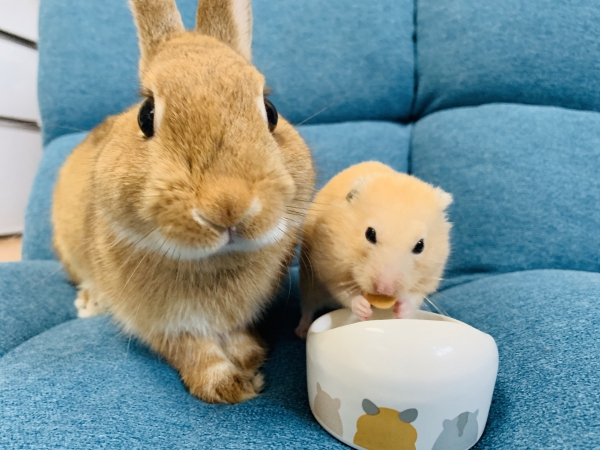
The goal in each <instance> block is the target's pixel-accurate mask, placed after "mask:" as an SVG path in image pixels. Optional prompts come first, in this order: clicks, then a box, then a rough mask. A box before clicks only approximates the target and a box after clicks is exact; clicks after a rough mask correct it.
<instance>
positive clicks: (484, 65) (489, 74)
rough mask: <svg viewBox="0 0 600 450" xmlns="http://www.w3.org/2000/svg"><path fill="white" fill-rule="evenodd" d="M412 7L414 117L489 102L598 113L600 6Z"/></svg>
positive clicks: (452, 1) (583, 2) (484, 1)
mask: <svg viewBox="0 0 600 450" xmlns="http://www.w3.org/2000/svg"><path fill="white" fill-rule="evenodd" d="M416 3H417V12H416V18H417V23H416V35H417V50H416V54H417V73H418V79H417V84H418V93H417V99H416V108H415V112H416V114H417V115H418V116H419V117H421V116H423V115H425V114H428V113H431V112H433V111H438V110H440V109H443V108H450V107H456V106H475V105H480V104H483V103H491V102H520V103H528V104H539V105H554V106H563V107H568V108H577V109H587V110H594V111H600V65H598V63H597V62H598V60H599V59H600V3H598V2H593V1H589V0H570V1H568V2H565V1H562V0H537V1H522V0H503V1H496V0H479V1H472V0H419V1H418V2H416Z"/></svg>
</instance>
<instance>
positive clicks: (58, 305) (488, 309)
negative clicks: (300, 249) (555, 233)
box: [0, 262, 600, 450]
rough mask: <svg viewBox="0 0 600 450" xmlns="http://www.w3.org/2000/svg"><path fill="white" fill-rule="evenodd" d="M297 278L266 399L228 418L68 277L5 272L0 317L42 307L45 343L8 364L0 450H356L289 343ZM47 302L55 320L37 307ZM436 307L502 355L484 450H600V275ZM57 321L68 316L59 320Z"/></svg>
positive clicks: (510, 287)
mask: <svg viewBox="0 0 600 450" xmlns="http://www.w3.org/2000/svg"><path fill="white" fill-rule="evenodd" d="M47 264H54V263H47ZM46 269H48V270H50V267H47V268H46ZM18 271H21V272H32V271H33V272H34V276H33V277H32V276H30V277H29V281H25V279H24V278H21V279H20V280H19V282H17V283H16V284H17V285H18V286H20V287H21V290H20V291H16V290H14V286H15V280H14V277H15V276H16V275H17V272H18ZM291 273H292V275H291V277H290V279H289V283H291V284H288V282H286V283H284V286H283V288H282V292H281V294H280V295H279V297H278V299H277V301H276V302H275V305H274V306H273V307H272V308H271V310H270V312H269V314H268V316H267V318H266V319H265V321H264V322H263V323H262V324H261V327H262V328H263V329H265V330H266V331H267V334H268V341H269V343H270V346H271V348H270V354H269V359H268V361H267V363H266V364H265V367H264V374H265V378H266V387H265V390H264V392H263V393H262V394H261V395H260V396H259V397H258V398H256V399H253V400H250V401H248V402H245V403H242V404H240V405H236V406H229V405H209V404H206V403H203V402H201V401H199V400H197V399H195V398H194V397H192V396H191V395H189V394H188V393H187V392H186V390H185V388H184V387H183V385H182V384H181V382H180V381H179V377H178V375H177V373H176V372H175V371H174V370H173V369H172V368H171V367H170V366H169V365H168V364H167V363H166V362H164V361H162V360H161V359H160V358H159V357H158V356H157V355H155V354H153V353H152V352H150V351H149V350H148V349H147V348H146V347H145V346H144V345H143V344H141V343H139V342H137V341H136V340H135V339H130V338H129V337H128V336H126V335H124V334H122V333H121V332H120V331H119V329H118V327H117V326H116V325H115V324H114V323H113V322H112V321H111V320H110V318H109V317H108V316H101V317H96V318H92V319H73V318H72V317H73V315H74V312H73V311H72V301H73V298H74V293H73V292H72V291H70V290H69V289H70V287H69V285H68V284H67V283H66V281H65V280H64V279H54V280H53V282H52V283H51V286H52V289H51V290H49V289H48V288H46V289H44V290H43V291H42V292H40V294H39V295H37V296H32V295H31V294H30V291H29V290H28V286H29V285H30V284H31V283H32V282H33V283H35V282H36V280H38V279H39V278H40V277H43V276H45V275H46V274H45V273H44V270H42V269H40V267H39V263H32V262H23V263H18V264H13V265H11V266H10V267H9V268H7V267H3V268H2V270H0V285H3V286H4V285H7V284H9V285H11V286H13V291H10V292H8V293H7V292H6V291H0V292H1V293H0V305H4V303H5V302H11V303H14V302H17V303H22V304H24V305H29V307H24V308H12V309H10V314H13V316H14V317H13V321H20V323H27V322H28V318H29V317H31V313H32V309H33V310H34V311H35V312H36V313H37V314H38V316H39V317H45V318H46V319H45V323H44V324H43V325H39V326H38V328H37V330H38V331H39V334H37V335H35V336H32V337H30V338H29V339H27V340H24V339H22V343H21V344H20V345H16V346H15V347H14V348H12V349H11V350H8V351H7V353H6V354H4V356H3V357H2V358H0V400H1V402H2V405H3V407H2V408H0V423H2V432H0V447H2V448H154V449H161V448H164V449H170V448H181V449H184V448H228V449H246V448H264V449H267V448H269V449H272V448H302V449H315V450H317V449H334V448H340V449H341V448H346V447H345V446H344V445H343V444H341V443H339V442H338V441H336V440H335V439H334V438H332V437H331V436H330V435H329V434H327V433H326V432H325V431H324V430H323V429H322V428H321V426H320V425H319V424H318V423H317V422H316V421H315V419H314V418H313V416H312V414H311V412H310V409H309V406H308V398H307V390H306V366H305V363H306V359H305V347H304V342H303V341H301V340H300V339H298V338H296V337H295V335H294V334H293V329H294V326H295V324H296V323H297V320H298V319H299V309H298V301H299V300H298V298H297V295H296V292H297V271H296V270H295V269H293V270H292V272H291ZM32 278H33V279H32ZM19 283H20V284H19ZM48 287H50V286H48ZM289 292H291V294H289V295H288V293H289ZM43 301H45V304H46V305H52V308H49V307H47V306H46V307H45V309H44V308H41V307H40V306H42V302H43ZM435 301H437V302H438V303H439V304H440V305H442V306H443V307H444V308H445V309H446V310H447V311H448V313H449V314H450V315H451V316H453V317H455V318H457V319H459V320H462V321H465V322H466V323H469V324H471V325H473V326H475V327H477V328H479V329H481V330H483V331H485V332H487V333H490V334H491V335H492V336H493V337H494V338H495V339H496V342H497V343H498V347H499V352H500V371H499V374H498V381H497V385H496V389H495V393H494V398H493V403H492V408H491V411H490V416H489V419H488V425H487V429H486V432H485V434H484V435H483V438H482V440H481V441H480V443H479V444H478V445H477V446H476V448H477V449H494V450H498V449H507V450H508V449H511V450H512V449H516V448H527V449H550V448H571V447H570V443H573V442H577V443H578V445H577V448H581V449H584V448H590V449H591V448H594V445H596V444H597V434H596V433H597V430H590V429H589V428H588V427H587V426H586V424H590V423H596V424H598V423H600V411H599V409H598V406H597V405H598V404H600V394H599V391H598V389H597V385H596V384H595V382H594V381H593V380H594V379H596V378H595V377H597V374H598V373H599V372H600V365H599V362H598V358H597V352H598V348H599V346H600V338H599V336H598V333H597V330H598V329H599V328H600V274H596V273H586V272H577V271H561V270H537V271H523V272H517V273H509V274H502V275H495V276H486V277H484V278H482V279H479V280H477V281H472V282H468V283H465V284H461V285H457V286H454V287H451V288H448V289H445V290H443V291H441V292H440V293H438V294H437V295H436V297H435ZM2 307H4V308H6V306H2ZM56 311H62V312H63V315H62V316H61V317H59V318H57V317H54V315H55V314H56ZM40 312H41V314H40ZM2 316H3V317H5V316H6V314H3V315H2ZM52 323H55V324H56V325H54V326H52ZM44 328H45V331H44ZM30 331H33V328H31V329H30ZM31 334H33V333H31V332H30V333H29V334H28V335H31ZM12 344H16V341H13V342H12ZM5 347H7V345H6V344H5Z"/></svg>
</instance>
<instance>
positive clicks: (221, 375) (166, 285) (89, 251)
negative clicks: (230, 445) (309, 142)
mask: <svg viewBox="0 0 600 450" xmlns="http://www.w3.org/2000/svg"><path fill="white" fill-rule="evenodd" d="M131 6H132V10H133V14H134V18H135V21H136V24H137V28H138V35H139V41H140V49H141V60H140V65H139V68H140V80H141V93H142V95H143V96H144V97H145V98H146V99H145V100H144V101H143V102H142V103H140V104H138V105H135V106H133V107H132V108H131V109H129V110H127V111H125V112H124V113H122V114H120V115H117V116H114V117H110V118H108V119H107V120H106V121H105V122H104V123H102V124H101V125H99V126H98V127H97V128H95V129H94V130H93V131H92V132H91V133H90V135H89V136H88V137H87V139H86V140H85V141H84V142H82V143H81V144H80V145H79V146H78V147H77V148H76V149H75V150H74V151H73V153H72V154H71V155H70V157H69V158H68V160H67V162H66V164H65V165H64V167H63V168H62V170H61V171H60V175H59V179H58V183H57V186H56V190H55V193H54V207H53V223H54V232H55V234H54V244H55V248H56V250H57V253H58V254H59V256H60V259H61V260H62V262H63V263H64V265H65V267H66V269H67V271H68V272H69V274H70V276H71V277H72V279H73V281H75V282H76V283H77V284H78V285H79V292H78V298H77V300H76V305H77V307H78V310H79V316H80V317H87V316H91V315H95V314H99V313H103V312H105V311H108V312H110V313H112V314H113V316H114V317H115V319H116V320H117V321H118V322H119V323H120V324H121V326H122V327H123V328H124V329H125V330H126V331H128V332H130V333H133V334H134V335H136V336H138V337H140V338H141V339H142V340H144V341H145V342H147V343H148V344H149V345H150V346H151V348H152V349H154V350H155V351H156V352H158V353H159V354H161V355H162V356H163V357H164V358H165V359H166V360H167V361H168V362H169V363H170V364H172V365H173V366H174V367H175V368H176V369H177V370H178V371H179V373H180V375H181V378H182V380H183V382H184V383H185V385H186V386H187V387H188V388H189V390H190V392H191V393H192V394H193V395H195V396H197V397H199V398H201V399H203V400H205V401H207V402H214V403H237V402H240V401H243V400H246V399H249V398H252V397H254V396H256V395H257V393H258V392H259V391H260V389H261V387H262V377H261V376H260V374H259V373H258V369H259V367H260V365H261V364H262V362H263V360H264V356H265V351H264V349H263V347H262V346H261V345H260V343H259V341H258V340H257V338H256V337H255V335H254V334H253V333H252V331H251V326H252V323H253V321H254V320H255V319H256V318H257V317H258V316H259V315H260V313H261V311H262V310H263V309H264V308H265V306H266V305H267V303H268V302H269V300H270V298H271V297H272V296H273V294H274V292H275V290H276V289H277V286H278V284H279V282H280V280H281V277H282V274H283V273H285V272H286V270H287V267H288V265H289V263H290V262H291V260H292V258H293V254H294V247H295V246H296V244H297V241H298V234H299V229H300V226H301V223H300V222H301V219H302V217H299V216H298V214H297V212H298V211H302V210H303V209H305V205H306V202H307V201H308V200H309V198H310V196H311V195H312V191H313V188H314V171H313V167H312V161H311V156H310V151H309V149H308V147H307V146H306V144H305V143H304V141H303V140H302V139H301V137H300V136H299V134H298V133H297V132H296V131H295V130H294V128H293V127H292V126H291V125H290V124H289V123H288V122H286V121H285V120H284V119H282V118H280V119H279V121H278V123H277V124H276V126H274V125H275V124H274V120H273V114H271V115H269V112H267V106H266V105H268V104H266V102H265V100H264V88H265V87H264V84H265V80H264V77H263V76H262V75H261V74H260V73H259V72H258V71H257V70H256V68H254V66H252V64H251V63H250V53H251V52H250V39H251V29H252V18H251V12H250V1H249V0H202V1H201V2H200V5H199V7H198V12H197V27H196V30H194V31H188V32H186V31H185V30H184V27H183V24H182V21H181V17H180V14H179V11H178V10H177V7H176V5H175V2H174V0H132V1H131ZM149 102H150V103H149ZM152 102H153V103H152ZM144 105H146V107H148V106H149V105H151V106H152V110H150V108H147V109H146V110H144V108H145V106H144ZM269 111H270V112H272V110H269ZM152 114H153V116H152ZM138 115H139V117H140V118H142V119H144V118H145V122H144V120H141V119H140V123H138ZM149 118H150V119H149ZM273 128H274V129H273ZM144 129H145V130H146V131H142V130H144ZM148 130H153V132H150V131H148ZM292 211H293V213H292Z"/></svg>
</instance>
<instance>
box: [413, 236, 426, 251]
mask: <svg viewBox="0 0 600 450" xmlns="http://www.w3.org/2000/svg"><path fill="white" fill-rule="evenodd" d="M424 248H425V242H424V241H423V239H421V240H420V241H419V242H417V244H416V245H415V246H414V248H413V249H412V252H413V253H414V254H415V255H418V254H419V253H422V252H423V249H424Z"/></svg>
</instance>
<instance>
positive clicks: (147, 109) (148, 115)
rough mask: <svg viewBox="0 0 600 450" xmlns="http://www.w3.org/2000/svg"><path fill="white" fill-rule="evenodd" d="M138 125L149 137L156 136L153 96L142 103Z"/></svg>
mask: <svg viewBox="0 0 600 450" xmlns="http://www.w3.org/2000/svg"><path fill="white" fill-rule="evenodd" d="M138 125H139V126H140V130H142V133H144V136H146V137H147V138H150V137H152V136H154V99H153V98H152V97H149V98H147V99H146V101H145V102H144V103H142V106H141V107H140V111H139V112H138Z"/></svg>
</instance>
